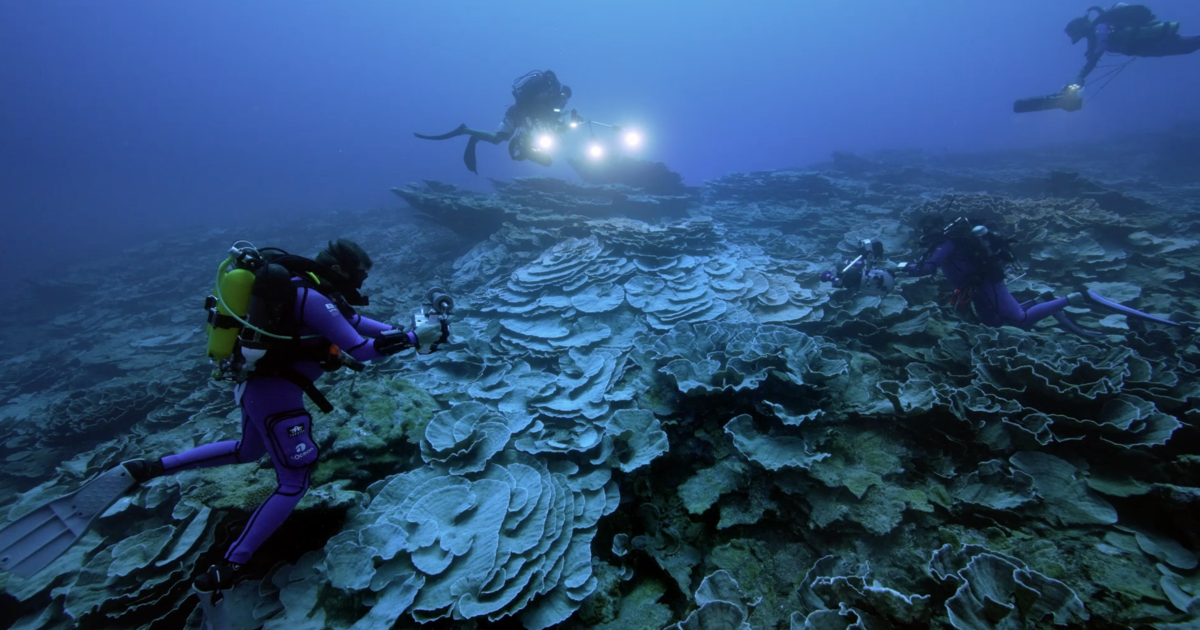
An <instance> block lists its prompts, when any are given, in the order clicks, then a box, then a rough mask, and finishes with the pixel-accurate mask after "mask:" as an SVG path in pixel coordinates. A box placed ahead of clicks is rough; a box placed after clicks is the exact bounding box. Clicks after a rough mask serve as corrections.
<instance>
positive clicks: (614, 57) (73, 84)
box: [0, 0, 1200, 264]
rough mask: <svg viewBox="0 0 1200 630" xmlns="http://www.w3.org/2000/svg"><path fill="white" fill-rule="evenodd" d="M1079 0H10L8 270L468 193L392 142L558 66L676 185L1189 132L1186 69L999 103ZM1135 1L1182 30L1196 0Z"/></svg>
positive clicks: (490, 169)
mask: <svg viewBox="0 0 1200 630" xmlns="http://www.w3.org/2000/svg"><path fill="white" fill-rule="evenodd" d="M1088 4H1089V2H1087V1H1086V0H1084V1H1080V2H1078V3H1076V2H1066V1H1061V0H1054V1H1049V0H1008V1H1006V2H982V1H967V0H937V1H934V0H912V1H908V2H895V1H891V0H838V1H837V2H826V3H812V2H798V1H791V2H784V1H782V0H780V1H773V2H766V1H761V0H738V1H736V2H735V1H733V0H723V1H712V2H682V1H671V2H665V1H657V2H656V1H653V0H605V1H604V2H590V3H574V2H562V1H556V2H541V1H513V0H510V1H506V2H498V1H495V0H486V1H485V0H478V1H469V2H467V1H459V0H445V1H441V2H407V1H406V2H402V1H400V0H388V1H384V0H372V1H365V0H348V1H340V2H333V1H328V2H326V1H320V2H318V1H314V0H305V1H303V2H296V1H294V0H293V1H282V0H253V1H250V2H247V1H245V0H237V1H234V0H204V1H203V2H201V1H196V0H184V1H172V2H165V1H151V0H139V1H131V0H102V1H76V2H68V1H64V0H37V1H36V2H33V1H30V2H5V3H2V4H0V59H3V62H2V66H0V139H2V141H3V142H2V144H0V151H2V153H0V159H2V160H3V170H2V174H0V204H2V205H0V212H2V215H3V225H2V226H0V227H2V228H3V234H4V236H5V241H6V246H7V248H8V249H7V251H8V255H7V256H6V257H5V259H6V263H5V264H9V263H11V262H12V261H13V260H14V259H18V260H19V259H27V256H25V254H27V253H28V252H36V251H40V252H51V253H53V252H69V253H73V254H74V255H76V256H78V255H82V254H83V253H85V252H87V251H90V250H93V249H95V248H96V247H101V248H109V247H112V246H119V245H120V244H121V243H123V242H124V241H126V240H129V239H136V238H139V237H141V236H142V235H143V234H146V233H147V231H150V232H153V231H155V230H159V229H162V228H164V227H171V226H177V225H187V226H196V227H197V228H198V229H202V228H205V227H208V226H214V225H222V224H227V223H229V222H231V221H237V220H238V217H247V216H254V215H268V214H285V215H293V216H300V217H303V216H305V215H307V214H308V213H312V212H321V211H326V210H329V209H335V208H342V209H347V208H363V207H371V206H379V205H388V206H392V205H397V200H396V199H395V198H394V197H393V196H392V195H391V193H390V192H388V188H389V187H392V186H398V185H401V184H403V183H405V182H409V181H414V180H417V179H420V178H430V179H440V180H444V181H449V182H452V183H455V184H460V185H469V186H474V187H485V186H486V179H484V178H483V177H476V176H474V175H472V174H470V173H469V172H467V171H466V170H465V169H464V168H463V166H462V164H461V161H460V156H461V152H462V147H463V141H462V140H461V139H460V140H456V141H452V142H442V143H434V142H425V141H420V140H417V139H414V138H413V137H412V135H411V133H412V132H413V131H417V130H420V131H423V132H427V133H439V132H442V131H445V130H448V129H451V128H453V127H454V126H456V125H457V124H459V123H460V122H467V123H470V124H472V125H475V126H479V127H483V128H488V129H490V128H493V127H494V126H495V125H496V124H497V123H498V122H499V119H500V117H501V115H502V114H503V111H504V109H505V107H506V106H507V105H508V104H509V102H510V101H511V97H510V96H509V85H510V83H511V81H512V79H513V78H514V77H516V76H517V75H520V74H522V73H524V72H525V71H527V70H530V69H533V68H553V69H554V70H555V71H556V72H557V73H558V74H559V76H560V77H561V78H562V79H563V80H564V82H565V83H567V84H569V85H571V86H572V87H573V89H574V92H575V98H574V99H573V100H572V105H573V106H575V107H578V108H579V109H580V111H581V112H582V113H584V114H585V115H587V116H589V117H592V118H594V119H597V120H603V121H609V122H619V123H625V124H635V125H638V126H641V127H643V128H644V129H645V130H646V132H647V136H648V140H649V143H648V144H647V146H646V147H645V150H644V155H645V156H646V157H649V158H652V159H655V160H662V161H665V162H667V163H668V164H669V165H670V166H671V167H672V168H675V169H676V170H679V171H681V172H682V173H684V175H685V176H686V178H687V179H688V180H689V181H690V182H692V183H699V182H700V181H702V180H704V179H706V178H711V177H714V176H719V175H722V174H725V173H728V172H731V171H744V170H753V169H769V168H779V167H788V166H796V165H802V164H805V163H809V162H812V161H814V160H817V159H821V158H823V157H825V156H826V155H828V153H829V152H830V151H831V150H834V149H847V150H854V151H869V150H873V149H881V148H901V147H922V148H926V149H929V150H936V151H941V150H951V151H968V150H984V149H993V148H1004V147H1015V146H1026V145H1031V144H1036V143H1046V142H1051V143H1058V142H1067V141H1076V140H1082V139H1089V138H1093V137H1103V136H1107V135H1112V134H1124V133H1129V132H1133V131H1139V130H1143V129H1158V128H1165V127H1168V126H1170V125H1172V124H1174V123H1176V122H1179V121H1186V120H1189V119H1191V118H1193V117H1194V115H1193V112H1195V111H1196V108H1197V105H1200V94H1198V90H1200V87H1198V86H1197V81H1196V78H1197V76H1200V73H1198V72H1197V64H1200V58H1196V57H1193V58H1186V57H1181V58H1170V59H1152V60H1142V61H1139V62H1137V63H1136V64H1134V65H1133V66H1132V67H1130V68H1129V69H1128V70H1127V71H1126V72H1125V73H1124V74H1123V75H1122V76H1121V77H1120V79H1119V80H1118V82H1117V83H1115V84H1114V85H1113V86H1112V87H1110V88H1108V89H1107V90H1105V92H1104V93H1103V94H1102V95H1101V96H1100V97H1099V98H1096V99H1094V100H1092V101H1089V102H1088V104H1087V107H1085V108H1084V110H1083V111H1081V112H1078V113H1074V114H1066V113H1063V112H1051V113H1044V114H1035V115H1026V116H1014V115H1013V114H1012V113H1011V103H1012V101H1013V100H1014V99H1015V98H1018V97H1023V96H1032V95H1039V94H1045V93H1049V92H1053V91H1056V90H1057V89H1058V88H1059V87H1061V86H1062V85H1063V84H1064V83H1065V82H1066V80H1067V79H1068V78H1069V77H1071V76H1073V75H1074V73H1075V72H1076V71H1077V70H1078V68H1079V66H1080V65H1081V64H1082V62H1083V58H1082V53H1083V47H1084V45H1083V44H1082V43H1081V44H1080V45H1078V46H1075V47H1072V46H1071V45H1070V42H1069V40H1068V39H1067V38H1066V36H1065V35H1063V33H1062V28H1063V25H1064V24H1065V23H1066V21H1067V20H1069V19H1070V18H1072V17H1074V16H1076V15H1079V14H1081V12H1082V11H1083V9H1084V8H1086V6H1087V5H1088ZM1152 6H1153V8H1154V9H1155V11H1156V12H1157V13H1158V15H1159V16H1160V17H1162V18H1165V19H1174V20H1180V21H1182V22H1183V23H1184V28H1183V31H1184V32H1185V33H1193V32H1200V3H1196V2H1194V1H1191V0H1162V1H1159V2H1156V3H1154V4H1153V5H1152ZM1092 89H1093V91H1094V87H1093V88H1092ZM571 148H572V147H564V149H571ZM574 148H576V149H577V148H578V147H574ZM479 162H480V172H481V173H482V174H483V175H485V176H491V177H510V176H515V175H540V174H553V175H559V176H570V172H569V169H567V168H566V167H565V166H563V165H561V164H559V165H556V166H555V167H553V168H551V169H549V170H546V169H541V168H539V167H537V166H534V165H531V164H528V163H520V164H516V163H512V162H510V161H509V160H508V159H507V156H506V155H505V154H504V151H503V149H502V148H497V147H492V146H489V145H485V146H482V147H481V148H480V151H479ZM560 162H561V160H560ZM52 255H53V254H52Z"/></svg>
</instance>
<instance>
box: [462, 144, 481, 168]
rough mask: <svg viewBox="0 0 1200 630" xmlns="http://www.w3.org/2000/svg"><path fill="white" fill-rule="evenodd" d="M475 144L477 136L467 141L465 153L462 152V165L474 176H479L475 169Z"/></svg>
mask: <svg viewBox="0 0 1200 630" xmlns="http://www.w3.org/2000/svg"><path fill="white" fill-rule="evenodd" d="M477 144H479V136H471V139H470V140H468V141H467V149H466V151H463V164H466V165H467V169H468V170H470V171H471V172H472V173H475V174H476V175H478V174H479V171H478V170H476V168H475V167H476V163H475V145H477Z"/></svg>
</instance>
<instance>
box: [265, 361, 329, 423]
mask: <svg viewBox="0 0 1200 630" xmlns="http://www.w3.org/2000/svg"><path fill="white" fill-rule="evenodd" d="M275 373H276V374H277V375H279V377H280V378H282V379H283V380H285V381H287V382H289V383H291V384H292V385H295V386H296V387H299V388H300V390H301V391H303V392H304V395H305V396H308V399H309V400H311V401H312V402H313V404H314V405H316V406H317V409H320V410H321V413H329V412H331V411H333V403H330V402H329V399H328V398H326V397H325V394H322V393H321V390H319V389H317V386H316V384H315V383H313V382H312V379H310V378H308V377H306V376H304V375H303V374H301V373H299V372H297V371H296V370H295V368H292V367H282V368H279V369H278V370H277V371H276V372H275Z"/></svg>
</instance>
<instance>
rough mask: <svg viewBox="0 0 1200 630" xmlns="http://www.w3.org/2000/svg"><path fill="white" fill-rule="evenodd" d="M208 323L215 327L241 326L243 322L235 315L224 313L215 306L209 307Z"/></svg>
mask: <svg viewBox="0 0 1200 630" xmlns="http://www.w3.org/2000/svg"><path fill="white" fill-rule="evenodd" d="M208 324H209V325H210V326H212V327H213V328H241V327H242V323H241V322H239V321H238V320H237V318H236V317H234V316H233V315H224V314H222V313H220V312H218V311H217V309H215V308H210V309H208Z"/></svg>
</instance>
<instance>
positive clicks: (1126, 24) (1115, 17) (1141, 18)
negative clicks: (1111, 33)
mask: <svg viewBox="0 0 1200 630" xmlns="http://www.w3.org/2000/svg"><path fill="white" fill-rule="evenodd" d="M1092 12H1095V13H1096V14H1097V15H1096V19H1095V20H1093V21H1092V23H1093V24H1107V25H1109V26H1111V27H1113V28H1139V27H1142V26H1149V25H1151V24H1153V23H1155V22H1156V21H1157V20H1158V16H1156V15H1154V11H1152V10H1150V7H1148V6H1146V5H1144V4H1127V3H1124V2H1118V3H1116V4H1114V5H1113V6H1112V7H1111V8H1108V9H1104V8H1101V7H1091V8H1089V9H1088V10H1087V14H1088V15H1090V14H1091V13H1092Z"/></svg>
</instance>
